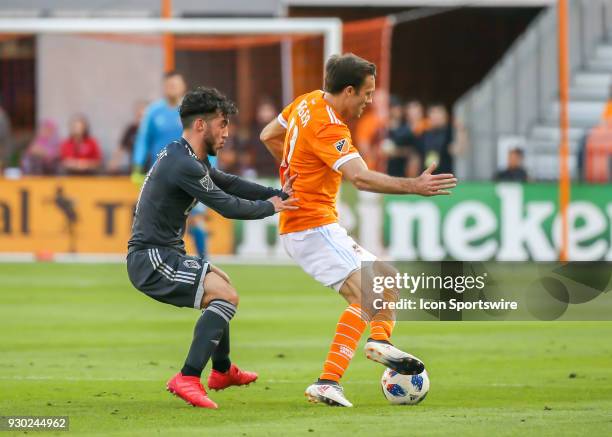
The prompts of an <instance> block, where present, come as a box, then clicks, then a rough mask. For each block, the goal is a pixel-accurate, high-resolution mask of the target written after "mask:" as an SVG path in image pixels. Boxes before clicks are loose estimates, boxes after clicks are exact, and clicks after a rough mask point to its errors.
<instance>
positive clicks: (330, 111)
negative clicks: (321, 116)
mask: <svg viewBox="0 0 612 437" xmlns="http://www.w3.org/2000/svg"><path fill="white" fill-rule="evenodd" d="M325 109H327V114H328V115H329V121H331V122H332V123H334V124H340V121H339V120H338V119H337V118H336V116H335V115H334V111H333V110H332V109H331V108H330V107H329V106H326V107H325Z"/></svg>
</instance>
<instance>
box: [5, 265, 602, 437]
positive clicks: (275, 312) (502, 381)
mask: <svg viewBox="0 0 612 437" xmlns="http://www.w3.org/2000/svg"><path fill="white" fill-rule="evenodd" d="M226 271H227V272H228V273H229V274H230V275H231V276H232V278H233V281H234V284H235V285H236V286H237V288H238V290H239V292H240V294H241V303H240V309H239V311H238V313H237V316H236V318H235V319H234V321H233V322H232V358H233V360H234V361H235V362H236V363H237V364H239V365H241V366H242V367H244V368H247V369H251V370H255V371H258V372H259V374H260V379H259V381H258V382H257V383H256V384H255V385H252V386H250V387H247V388H242V387H240V388H234V389H229V390H227V391H225V392H220V393H215V392H213V393H212V395H211V397H212V398H213V399H214V400H215V401H216V402H218V403H219V405H220V408H219V410H217V411H210V410H201V409H195V408H192V407H190V406H188V405H187V404H185V403H183V402H182V401H180V400H178V399H177V398H174V397H172V396H171V395H169V394H168V393H167V392H166V391H165V382H166V380H167V379H168V378H169V377H170V376H172V375H173V374H174V373H175V372H176V371H177V369H179V368H180V367H181V365H182V361H183V359H184V356H185V353H186V351H187V348H188V346H189V342H190V338H191V334H192V329H193V324H194V321H195V320H196V318H197V317H198V315H199V313H198V312H196V311H194V310H188V309H177V308H173V307H170V306H168V305H163V304H160V303H157V302H155V301H153V300H151V299H149V298H147V297H146V296H144V295H142V294H140V293H139V292H137V291H136V290H134V289H133V288H132V287H131V285H130V283H129V281H128V279H127V275H126V273H125V267H124V266H123V265H112V264H108V265H106V264H102V265H69V264H0V338H1V340H0V415H68V416H70V431H71V432H72V433H79V434H90V435H94V434H95V435H104V436H108V435H126V436H135V435H143V436H144V435H147V436H148V435H206V436H208V435H216V436H226V435H228V436H234V435H238V436H256V435H314V434H319V435H321V434H323V433H328V435H349V434H350V435H352V436H357V435H366V434H368V435H376V436H378V435H397V436H400V435H402V436H405V435H419V436H422V435H441V436H442V435H444V436H448V435H449V434H451V433H453V434H455V435H483V436H492V435H496V436H498V435H537V436H543V435H551V436H553V435H554V436H558V435H589V436H595V435H602V436H603V435H612V340H611V339H612V323H605V322H598V323H595V322H593V323H571V322H566V323H558V322H557V323H531V322H529V323H527V322H523V323H496V322H492V323H485V322H480V323H479V322H472V323H468V322H464V323H440V322H423V323H410V322H400V323H398V326H397V328H396V333H395V335H394V340H395V342H396V343H397V344H398V345H399V346H401V347H403V348H405V349H406V350H408V351H410V352H413V353H414V354H416V355H418V356H419V357H421V358H422V359H424V360H425V362H426V364H427V366H428V370H429V374H430V377H431V384H432V385H431V391H430V393H429V395H428V397H427V399H426V400H425V402H423V403H422V404H420V405H418V406H414V407H407V406H390V405H388V404H387V403H386V400H385V399H384V397H383V395H382V393H381V390H380V385H379V379H380V376H381V374H382V370H383V368H382V367H381V366H379V365H377V364H375V363H373V362H371V361H368V360H366V359H365V357H364V356H363V355H362V352H361V351H359V353H358V354H356V357H355V359H354V360H353V363H352V364H351V367H350V368H349V370H348V372H347V374H346V375H345V378H344V387H345V391H346V393H347V396H348V398H349V399H350V400H351V401H352V402H353V403H354V404H355V408H352V409H341V408H329V407H327V406H323V405H312V404H309V403H308V402H306V401H305V398H304V396H303V391H304V388H305V387H306V386H307V385H308V384H309V383H311V382H312V381H313V380H314V379H315V378H316V377H317V375H318V373H319V371H320V366H321V364H322V361H323V359H324V356H325V354H326V351H327V347H328V344H329V342H330V341H331V335H332V333H333V330H334V326H335V323H336V321H337V317H338V315H339V313H340V311H341V310H342V308H344V304H343V302H342V300H341V298H340V297H338V296H336V295H334V293H333V292H331V291H329V290H328V289H325V288H323V287H321V286H319V285H317V284H316V283H315V282H314V281H313V280H311V279H310V278H308V277H307V276H306V275H305V274H304V273H302V271H301V270H299V269H298V268H294V267H273V266H267V267H252V266H248V267H247V266H228V267H227V268H226ZM570 374H575V375H576V376H575V378H570V377H569V375H570ZM313 433H314V434H313ZM57 434H59V435H62V434H61V433H57ZM3 435H5V434H3Z"/></svg>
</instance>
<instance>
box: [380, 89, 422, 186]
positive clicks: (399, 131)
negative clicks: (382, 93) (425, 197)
mask: <svg viewBox="0 0 612 437" xmlns="http://www.w3.org/2000/svg"><path fill="white" fill-rule="evenodd" d="M413 143H414V137H413V136H412V133H411V132H410V128H409V127H408V125H407V124H406V121H405V120H404V116H403V112H402V104H401V102H400V101H399V100H398V99H397V98H395V97H391V100H390V108H389V121H388V123H387V138H385V139H384V140H383V142H382V143H381V151H382V153H383V154H384V155H385V156H386V157H387V174H388V175H390V176H397V177H403V176H405V175H406V163H407V161H408V156H409V153H410V151H409V148H410V147H411V146H413Z"/></svg>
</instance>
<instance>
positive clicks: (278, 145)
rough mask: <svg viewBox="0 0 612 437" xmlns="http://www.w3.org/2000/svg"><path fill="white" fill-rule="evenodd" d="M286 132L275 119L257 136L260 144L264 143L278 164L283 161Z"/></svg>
mask: <svg viewBox="0 0 612 437" xmlns="http://www.w3.org/2000/svg"><path fill="white" fill-rule="evenodd" d="M286 132H287V129H285V127H283V125H281V124H280V122H279V121H278V120H277V119H276V118H275V119H274V120H272V121H271V122H270V123H268V124H267V125H266V127H264V128H263V129H262V131H261V134H260V135H259V139H260V140H261V142H262V143H264V145H265V146H266V148H267V149H268V150H269V151H270V153H271V154H272V156H274V158H276V160H277V161H278V162H280V161H281V160H282V159H283V145H284V142H285V133H286Z"/></svg>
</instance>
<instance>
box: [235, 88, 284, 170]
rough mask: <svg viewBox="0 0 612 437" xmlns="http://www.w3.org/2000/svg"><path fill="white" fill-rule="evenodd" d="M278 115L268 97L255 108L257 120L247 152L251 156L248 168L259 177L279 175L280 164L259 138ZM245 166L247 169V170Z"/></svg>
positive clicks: (247, 142)
mask: <svg viewBox="0 0 612 437" xmlns="http://www.w3.org/2000/svg"><path fill="white" fill-rule="evenodd" d="M277 115H278V109H277V108H276V106H275V105H274V103H273V102H272V101H271V100H270V99H268V98H264V99H262V100H261V101H260V102H259V104H258V105H257V108H256V109H255V122H254V123H253V126H251V130H250V131H249V133H248V138H247V140H246V142H245V146H246V149H247V153H248V154H249V156H250V160H249V162H248V163H246V162H243V164H247V165H246V168H249V167H252V168H253V169H254V170H255V172H256V175H257V176H259V177H277V176H278V164H277V163H276V160H275V159H274V158H273V157H272V155H270V152H268V149H266V146H265V145H264V144H263V143H262V142H261V140H260V139H259V133H260V132H261V131H262V129H263V128H264V127H265V126H266V125H267V124H268V123H269V122H271V121H272V120H273V119H274V118H275V117H276V116H277ZM246 168H245V170H246Z"/></svg>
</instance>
